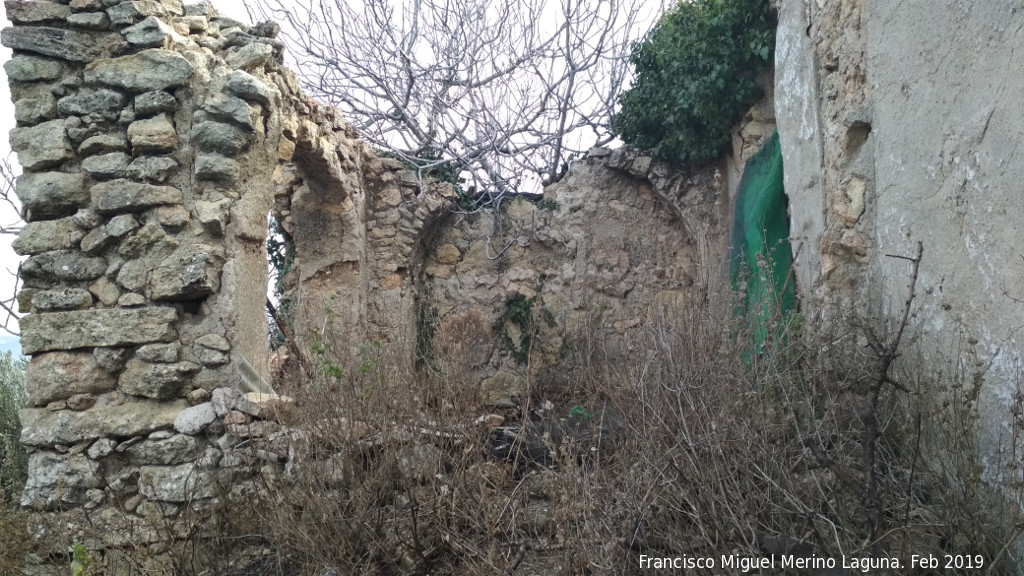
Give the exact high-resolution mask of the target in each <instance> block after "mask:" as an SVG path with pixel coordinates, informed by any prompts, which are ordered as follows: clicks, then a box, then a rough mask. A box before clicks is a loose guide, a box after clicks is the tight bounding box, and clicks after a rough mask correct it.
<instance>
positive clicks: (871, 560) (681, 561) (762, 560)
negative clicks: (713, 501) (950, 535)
mask: <svg viewBox="0 0 1024 576" xmlns="http://www.w3.org/2000/svg"><path fill="white" fill-rule="evenodd" d="M945 556H946V557H945V558H944V559H942V560H940V559H939V558H936V557H934V556H931V555H925V556H920V555H916V554H914V555H911V557H910V566H911V567H915V568H918V567H919V568H938V567H939V566H940V565H941V564H943V563H945V564H946V565H947V566H948V567H950V568H966V567H970V568H980V567H981V566H982V565H983V564H984V559H983V558H982V557H981V556H980V555H948V554H947V555H945ZM903 566H904V564H903V563H902V562H901V561H900V559H899V558H896V557H890V556H882V557H871V556H841V557H839V558H838V559H837V558H833V557H829V556H794V555H792V554H772V555H770V556H762V557H754V556H740V555H722V556H720V557H719V559H718V561H717V562H716V559H715V558H714V557H711V556H673V557H657V556H647V555H646V554H641V555H640V567H641V568H652V569H686V570H700V569H715V568H731V569H737V570H739V571H740V572H742V573H747V572H750V571H752V570H759V569H776V568H778V569H786V568H795V569H818V568H846V569H850V570H854V571H859V572H871V571H873V570H883V569H899V568H902V567H903Z"/></svg>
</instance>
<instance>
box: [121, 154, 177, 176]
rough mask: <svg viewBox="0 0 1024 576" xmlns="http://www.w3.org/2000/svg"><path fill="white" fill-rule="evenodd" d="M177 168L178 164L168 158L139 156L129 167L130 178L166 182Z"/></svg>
mask: <svg viewBox="0 0 1024 576" xmlns="http://www.w3.org/2000/svg"><path fill="white" fill-rule="evenodd" d="M177 167H178V163H177V162H175V161H174V159H173V158H169V157H167V156H139V157H138V158H136V159H135V160H132V163H131V164H129V165H128V177H129V178H133V179H135V180H147V181H149V182H164V181H166V180H167V177H168V176H170V175H171V173H172V172H173V171H174V170H175V169H176V168H177Z"/></svg>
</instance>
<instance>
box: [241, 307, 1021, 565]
mask: <svg viewBox="0 0 1024 576" xmlns="http://www.w3.org/2000/svg"><path fill="white" fill-rule="evenodd" d="M598 320H599V319H597V318H595V319H594V321H593V322H592V323H591V324H592V325H593V329H592V330H590V331H586V330H585V331H584V333H582V334H580V335H577V337H576V338H575V340H574V341H573V346H571V347H569V348H570V350H568V357H567V358H566V359H565V362H566V364H567V366H568V369H567V370H565V371H564V372H561V373H557V372H552V371H550V370H548V371H545V372H544V373H543V374H544V376H543V378H542V379H536V380H534V379H529V380H528V382H527V390H528V392H527V396H526V398H524V400H523V402H522V405H521V406H520V407H518V408H514V409H505V410H504V411H502V412H500V414H498V415H500V416H502V417H503V418H504V424H503V425H501V426H497V427H496V426H495V421H493V420H489V419H486V418H483V419H482V418H481V417H483V416H486V415H487V414H488V412H489V410H487V409H485V408H484V407H482V406H481V405H479V403H478V399H477V396H476V390H477V383H476V382H475V379H474V378H472V377H471V374H472V373H473V370H472V367H462V369H460V366H459V365H458V363H459V362H461V361H462V360H452V359H451V358H447V359H446V358H434V359H433V365H432V367H431V368H430V369H429V370H423V371H420V372H418V373H412V372H411V371H407V370H404V369H402V368H400V367H401V366H403V365H404V364H403V363H402V362H400V361H399V358H403V357H406V356H404V353H403V352H401V351H399V350H396V349H395V348H388V347H379V346H376V345H368V346H365V347H364V350H363V355H362V357H361V358H360V359H359V360H357V362H356V363H357V364H359V365H358V366H355V367H354V368H351V369H347V370H345V371H344V374H343V375H342V371H340V370H330V369H329V366H328V367H327V369H321V370H320V374H319V375H318V377H317V378H316V379H315V380H314V381H312V382H306V383H304V384H302V385H301V386H299V387H297V389H295V390H290V391H288V393H291V394H293V395H295V396H296V397H297V398H298V405H299V416H298V420H297V421H296V422H295V423H294V426H295V428H296V429H298V430H302V431H303V432H301V433H299V432H296V433H294V435H293V436H291V437H290V441H289V446H290V447H289V448H288V449H287V452H288V461H287V463H285V464H283V465H281V466H277V467H275V466H271V465H267V466H264V468H263V471H262V475H261V478H262V482H261V483H260V485H259V489H258V490H257V491H256V492H254V493H253V494H252V495H251V496H252V499H251V500H249V501H247V505H246V506H233V507H232V509H233V516H232V521H233V522H234V525H233V527H232V530H233V531H234V533H236V534H240V536H238V538H237V540H236V541H237V542H244V543H246V544H247V545H249V546H250V548H253V547H254V549H255V550H256V553H255V554H254V555H255V556H257V557H258V558H257V559H256V560H254V561H253V563H251V564H250V565H249V567H248V570H249V571H247V572H244V571H240V572H236V573H238V574H242V573H246V574H250V573H251V574H256V573H264V574H311V575H317V576H320V575H326V574H350V573H363V574H382V575H383V574H481V575H483V574H529V573H541V574H634V573H635V574H641V573H648V571H649V570H650V569H649V568H641V567H640V563H639V558H640V555H647V556H649V557H683V556H687V557H701V556H707V557H713V558H715V560H716V562H719V560H720V557H721V556H722V555H733V554H738V555H742V556H753V557H761V556H766V555H769V554H776V555H778V554H792V555H796V556H798V557H810V556H812V555H813V556H818V557H832V558H837V559H838V558H841V557H843V556H845V557H848V558H853V557H864V556H872V555H874V556H894V557H897V558H899V559H900V562H901V563H902V565H903V567H904V568H903V569H901V570H898V571H894V572H892V573H907V574H910V573H915V572H913V571H911V570H910V569H909V566H908V564H909V558H910V555H911V554H918V555H927V554H934V555H936V556H937V557H939V558H942V554H980V555H982V556H983V557H984V559H985V562H986V563H987V564H986V566H985V568H986V569H992V570H994V572H992V573H1006V572H1007V571H1009V570H1010V568H1009V567H1010V566H1012V565H1014V564H1015V562H1016V560H1015V558H1014V557H1013V553H1014V552H1015V550H1016V549H1015V548H1014V545H1015V544H1013V543H1014V542H1016V541H1017V540H1018V536H1019V532H1018V531H1017V529H1016V528H1015V526H1016V525H1018V524H1019V522H1020V520H1021V518H1020V507H1019V505H1017V506H1015V505H1014V504H1019V500H1018V501H1017V502H1014V503H1010V504H1007V503H1006V501H1005V497H1006V495H1005V494H1004V495H997V494H995V493H993V492H992V491H991V490H988V489H987V488H986V487H985V484H984V483H983V482H982V481H981V479H980V475H979V473H978V470H979V468H978V465H977V458H976V448H975V442H976V435H975V424H976V414H977V410H976V405H975V402H976V395H975V396H974V397H973V399H971V398H970V397H965V396H963V395H965V394H966V395H968V396H969V395H970V394H971V392H970V387H969V386H967V387H965V386H958V385H956V382H955V381H954V382H953V383H952V385H951V384H950V383H949V382H945V383H942V382H940V381H939V380H938V379H937V377H936V376H935V375H934V374H930V371H929V370H928V369H927V368H926V367H925V366H924V365H923V364H921V363H915V362H914V361H912V360H910V359H905V361H904V362H903V364H902V372H900V373H899V374H897V373H896V370H895V369H894V368H893V366H892V362H891V358H887V356H886V355H887V354H888V353H889V352H891V351H892V350H891V349H890V348H887V346H889V345H891V344H893V343H894V342H895V343H896V344H898V343H899V339H898V338H896V339H893V338H892V337H891V336H887V337H886V338H887V339H885V340H881V341H880V343H878V342H876V344H878V346H874V347H872V346H871V345H870V344H871V342H870V340H871V338H874V337H873V336H864V335H863V334H862V333H861V332H860V331H859V330H853V329H850V330H849V332H848V333H840V334H836V333H834V332H832V331H824V330H818V329H817V328H816V327H814V326H810V325H806V324H804V323H803V322H802V321H801V319H800V317H799V316H791V317H789V318H787V319H785V321H778V326H777V328H778V330H777V332H778V333H779V334H780V336H779V337H778V338H776V339H774V340H772V341H770V342H768V343H767V345H766V346H765V348H764V349H763V350H762V351H761V353H760V354H752V353H751V352H750V349H749V347H748V345H747V343H748V342H750V337H749V334H748V333H746V332H745V331H744V329H743V327H742V326H741V325H739V324H738V323H737V322H735V321H734V320H733V319H732V318H731V314H729V313H725V314H719V313H717V312H716V311H714V310H707V309H701V310H691V311H689V312H686V313H677V314H675V315H674V316H671V317H662V318H659V319H657V320H656V321H654V322H651V323H650V324H649V325H646V326H644V327H643V330H642V336H641V337H640V338H639V339H637V340H636V341H634V342H632V349H633V350H636V351H639V352H634V353H632V355H631V356H630V357H628V358H626V357H623V356H621V355H619V356H611V355H609V354H608V353H607V352H606V351H607V350H612V349H621V347H618V346H609V345H607V344H608V343H607V342H606V341H605V339H604V337H603V334H604V333H603V332H602V331H601V330H600V329H598V328H597V327H598V326H599V325H600V322H599V321H598ZM859 324H863V322H861V323H858V322H853V321H846V322H843V323H842V325H845V326H857V325H859ZM865 342H867V344H868V345H865ZM880 351H881V352H880ZM392 354H393V355H394V357H391V355H392ZM887 360H888V361H887ZM528 372H529V370H528ZM328 373H330V374H331V375H329V374H328ZM950 377H953V378H954V380H955V378H957V377H958V376H957V374H949V373H947V375H946V376H944V377H943V378H946V379H948V378H950ZM940 389H941V390H951V391H952V392H950V393H949V394H950V395H946V396H944V395H943V394H940V393H939V392H937V390H940ZM958 391H959V392H958ZM958 395H959V396H958ZM279 441H280V440H279ZM947 450H953V451H954V452H955V456H954V457H950V456H949V455H948V454H947V453H946V451H947ZM1011 460H1012V459H1011ZM998 511H1002V512H998ZM944 573H956V571H955V570H954V571H946V572H944ZM962 573H964V574H967V573H976V571H971V570H964V571H963V572H962Z"/></svg>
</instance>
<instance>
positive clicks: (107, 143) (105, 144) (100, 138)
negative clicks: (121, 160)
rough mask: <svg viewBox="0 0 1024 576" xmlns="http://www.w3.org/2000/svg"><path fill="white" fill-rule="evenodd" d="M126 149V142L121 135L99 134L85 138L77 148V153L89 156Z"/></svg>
mask: <svg viewBox="0 0 1024 576" xmlns="http://www.w3.org/2000/svg"><path fill="white" fill-rule="evenodd" d="M127 149H128V140H127V139H126V138H125V137H124V136H123V135H122V134H99V135H96V136H90V137H89V138H86V139H85V140H84V141H83V142H82V144H81V145H80V146H79V147H78V153H79V154H81V155H82V156H90V155H92V154H103V153H106V152H123V151H125V150H127Z"/></svg>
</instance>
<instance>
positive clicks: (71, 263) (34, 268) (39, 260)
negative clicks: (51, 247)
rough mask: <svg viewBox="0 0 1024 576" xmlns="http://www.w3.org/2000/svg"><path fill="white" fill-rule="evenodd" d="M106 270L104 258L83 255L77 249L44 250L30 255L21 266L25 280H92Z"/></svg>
mask: <svg viewBox="0 0 1024 576" xmlns="http://www.w3.org/2000/svg"><path fill="white" fill-rule="evenodd" d="M106 271H107V261H106V260H104V259H103V258H97V257H90V256H84V255H82V254H81V253H80V252H78V251H77V250H55V251H53V252H45V253H43V254H38V255H36V256H32V257H31V258H29V259H28V260H26V261H25V263H24V264H22V266H21V274H22V276H23V277H24V278H25V279H26V280H71V281H82V280H94V279H96V278H99V277H100V276H102V275H103V273H104V272H106Z"/></svg>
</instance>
